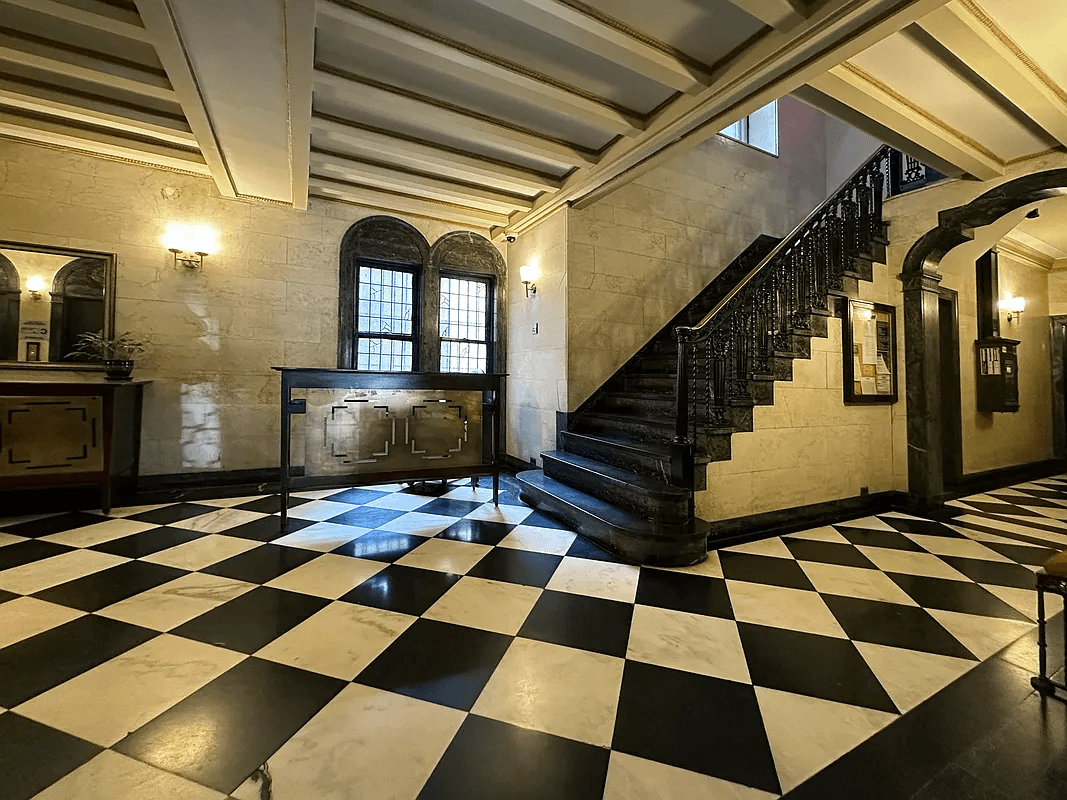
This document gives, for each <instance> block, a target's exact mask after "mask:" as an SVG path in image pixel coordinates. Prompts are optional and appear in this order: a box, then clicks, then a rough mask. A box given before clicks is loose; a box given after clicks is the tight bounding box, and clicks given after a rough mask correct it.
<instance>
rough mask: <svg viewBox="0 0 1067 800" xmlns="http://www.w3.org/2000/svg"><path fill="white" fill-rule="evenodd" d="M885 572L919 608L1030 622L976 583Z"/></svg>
mask: <svg viewBox="0 0 1067 800" xmlns="http://www.w3.org/2000/svg"><path fill="white" fill-rule="evenodd" d="M886 574H887V575H889V577H890V578H892V579H893V582H894V583H895V584H896V585H897V586H899V587H900V588H901V589H903V590H904V591H905V592H907V594H908V596H909V597H910V598H911V599H912V600H914V601H915V602H916V603H918V604H919V605H921V606H922V607H923V608H937V609H941V610H942V611H962V612H963V613H964V614H977V615H979V616H983V617H1001V618H1002V619H1014V620H1018V621H1019V622H1030V619H1029V618H1028V617H1026V616H1025V615H1024V614H1021V613H1020V612H1018V611H1016V610H1015V609H1014V608H1012V607H1011V606H1009V605H1008V604H1007V603H1005V602H1004V601H1003V600H1001V599H1000V598H999V597H997V596H996V595H994V594H993V593H992V592H990V591H988V590H986V589H983V588H982V587H981V586H979V585H978V584H977V583H965V582H964V581H950V580H945V579H943V578H930V577H927V576H925V575H903V574H900V573H896V572H887V573H886Z"/></svg>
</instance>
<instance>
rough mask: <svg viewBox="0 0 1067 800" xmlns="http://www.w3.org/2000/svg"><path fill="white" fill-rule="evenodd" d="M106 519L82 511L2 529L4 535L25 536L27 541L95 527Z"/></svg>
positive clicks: (20, 523)
mask: <svg viewBox="0 0 1067 800" xmlns="http://www.w3.org/2000/svg"><path fill="white" fill-rule="evenodd" d="M107 519H108V518H107V517H103V516H101V515H99V514H86V513H85V512H84V511H69V512H67V513H65V514H56V515H55V516H52V517H45V518H43V519H35V520H31V521H30V522H19V523H17V524H15V525H9V526H8V527H6V528H4V533H11V534H14V535H15V536H25V537H26V538H27V539H39V538H40V537H42V536H51V535H52V534H53V533H63V532H64V531H72V530H74V529H75V528H84V527H85V526H86V525H95V524H97V523H98V522H106V521H107Z"/></svg>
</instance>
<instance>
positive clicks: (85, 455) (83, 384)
mask: <svg viewBox="0 0 1067 800" xmlns="http://www.w3.org/2000/svg"><path fill="white" fill-rule="evenodd" d="M148 383H150V381H122V382H119V381H108V380H105V379H103V378H95V377H93V378H79V379H78V380H73V379H69V380H64V379H61V378H51V377H41V378H25V379H22V378H20V379H16V380H5V379H4V376H3V374H2V373H0V491H10V490H20V489H41V488H47V487H60V486H79V485H93V486H98V487H99V488H100V507H101V508H102V509H103V510H104V511H105V512H107V511H110V510H111V501H112V496H113V493H114V492H116V491H122V492H132V491H134V490H136V486H137V471H138V467H139V464H140V452H141V407H142V402H143V395H144V387H145V385H146V384H148Z"/></svg>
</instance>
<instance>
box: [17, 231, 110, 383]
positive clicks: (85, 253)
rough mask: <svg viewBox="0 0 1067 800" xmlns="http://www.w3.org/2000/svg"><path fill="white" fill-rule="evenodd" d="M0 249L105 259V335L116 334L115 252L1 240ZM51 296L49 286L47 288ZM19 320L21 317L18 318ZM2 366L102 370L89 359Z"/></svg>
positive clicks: (22, 362)
mask: <svg viewBox="0 0 1067 800" xmlns="http://www.w3.org/2000/svg"><path fill="white" fill-rule="evenodd" d="M0 250H27V251H29V252H31V253H46V254H52V255H59V256H70V258H71V261H73V260H74V259H77V258H98V259H100V260H101V261H103V262H104V335H105V336H114V335H115V282H116V275H115V273H116V272H117V269H116V267H117V265H118V257H117V256H116V255H115V254H114V253H102V252H99V251H96V250H80V249H78V248H75V247H62V246H60V245H45V244H32V243H30V242H13V241H10V240H7V239H0ZM49 297H51V287H49ZM20 322H21V320H20ZM5 369H40V370H67V371H72V370H73V371H77V372H86V371H90V370H91V371H94V372H102V371H103V370H104V365H103V364H93V363H88V362H74V361H72V362H69V363H63V362H62V361H0V370H5Z"/></svg>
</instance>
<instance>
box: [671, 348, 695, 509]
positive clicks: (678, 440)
mask: <svg viewBox="0 0 1067 800" xmlns="http://www.w3.org/2000/svg"><path fill="white" fill-rule="evenodd" d="M675 335H676V336H677V337H678V378H677V381H678V382H677V385H676V387H675V395H676V397H677V400H678V407H677V416H676V418H675V423H676V427H675V431H674V441H672V442H671V484H673V485H674V486H678V487H680V488H682V489H688V490H689V491H690V492H692V491H693V487H694V475H693V457H694V451H693V440H692V439H690V438H689V359H688V354H689V344H690V341H691V338H692V335H693V329H692V328H678V329H677V330H676V331H675Z"/></svg>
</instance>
